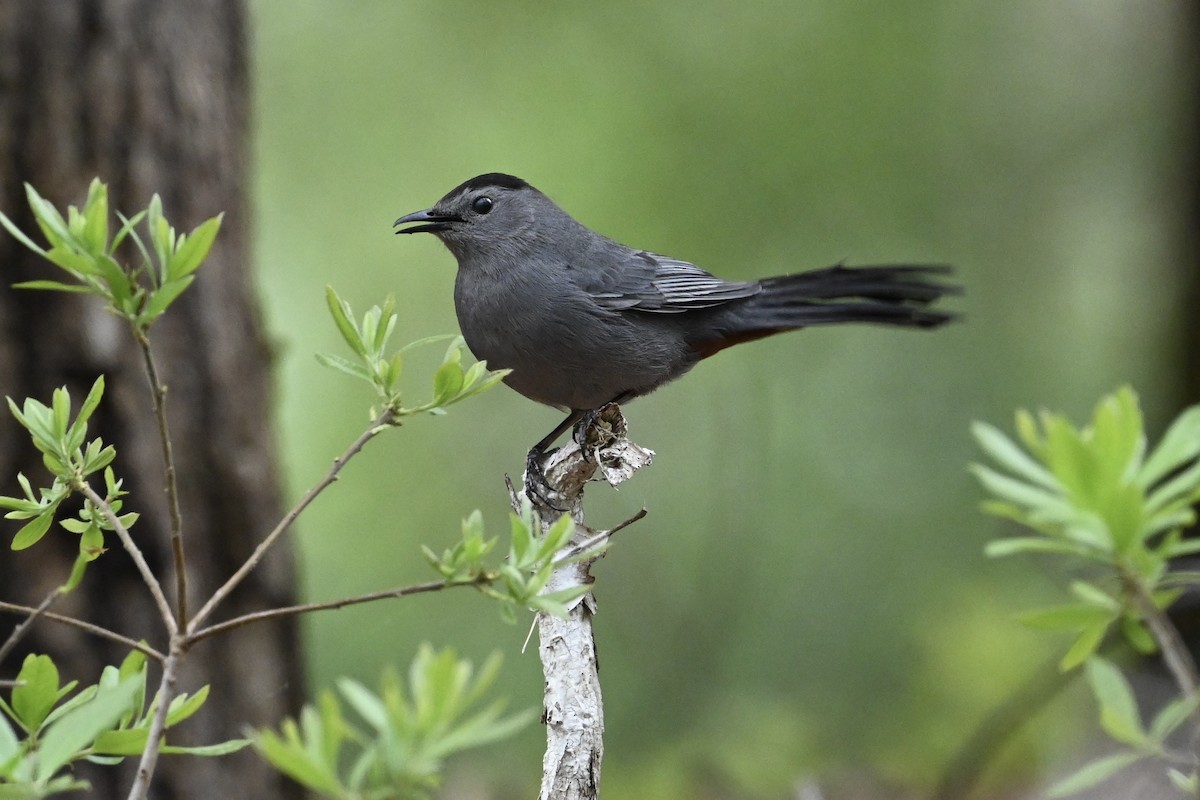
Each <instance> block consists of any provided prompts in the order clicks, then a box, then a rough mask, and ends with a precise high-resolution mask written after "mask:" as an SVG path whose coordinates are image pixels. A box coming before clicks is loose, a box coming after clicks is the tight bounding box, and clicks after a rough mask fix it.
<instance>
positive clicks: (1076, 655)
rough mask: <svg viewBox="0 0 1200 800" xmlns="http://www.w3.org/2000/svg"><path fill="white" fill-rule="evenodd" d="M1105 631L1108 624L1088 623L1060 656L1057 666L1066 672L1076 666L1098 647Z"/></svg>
mask: <svg viewBox="0 0 1200 800" xmlns="http://www.w3.org/2000/svg"><path fill="white" fill-rule="evenodd" d="M1106 633H1108V625H1107V624H1102V623H1096V624H1094V625H1088V626H1087V627H1086V628H1084V629H1083V630H1081V631H1080V632H1079V635H1078V636H1077V637H1075V641H1074V642H1073V643H1072V644H1071V646H1070V647H1069V648H1068V649H1067V652H1066V654H1065V655H1064V656H1063V657H1062V661H1060V662H1059V664H1058V668H1059V669H1060V670H1062V671H1063V672H1068V671H1070V670H1072V669H1075V667H1078V666H1079V665H1080V664H1082V663H1083V662H1084V661H1087V659H1088V658H1090V657H1091V656H1092V654H1093V653H1095V652H1096V650H1097V648H1099V647H1100V643H1101V642H1102V641H1104V635H1105V634H1106Z"/></svg>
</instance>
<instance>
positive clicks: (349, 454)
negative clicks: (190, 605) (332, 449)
mask: <svg viewBox="0 0 1200 800" xmlns="http://www.w3.org/2000/svg"><path fill="white" fill-rule="evenodd" d="M395 418H396V415H395V412H393V411H392V409H390V408H388V409H385V410H384V411H383V413H381V414H380V415H379V416H378V417H376V418H375V419H374V420H373V421H372V422H371V424H370V425H369V426H367V429H366V430H365V431H363V432H362V433H361V434H360V435H359V437H358V438H357V439H355V440H354V441H353V442H352V443H351V444H350V446H349V447H347V448H346V452H344V453H342V454H341V455H340V456H338V457H337V458H335V459H334V460H333V466H331V467H330V468H329V471H328V472H327V473H325V476H324V477H322V478H321V480H319V481H317V482H316V484H314V485H313V487H312V488H311V489H309V490H308V492H306V493H305V495H304V496H303V497H301V498H300V501H299V502H298V503H296V505H295V506H293V507H292V509H291V510H290V511H288V512H287V513H286V514H284V515H283V519H281V520H280V521H279V524H278V525H276V526H275V529H274V530H272V531H271V532H270V533H268V534H267V537H266V538H265V539H263V540H262V542H260V543H259V545H258V547H256V548H254V552H253V553H251V554H250V557H249V558H247V559H246V562H245V563H244V564H242V566H241V567H239V568H238V570H237V572H235V573H233V575H231V576H230V577H229V580H227V581H225V583H224V584H222V585H221V587H220V588H219V589H217V590H216V591H215V592H213V595H212V597H210V598H208V602H206V603H205V604H204V606H203V607H202V608H201V609H200V610H199V611H197V612H196V616H195V617H193V618H192V620H191V621H190V622H189V623H188V626H187V631H188V635H189V637H190V636H194V635H195V632H196V631H197V630H198V629H199V628H200V625H201V624H203V622H204V620H206V619H208V617H209V616H210V615H211V614H212V612H213V611H214V610H216V607H217V606H218V605H220V604H221V602H222V601H223V600H224V599H225V598H226V597H228V596H229V594H230V593H231V592H232V591H233V590H234V589H236V588H237V587H238V584H240V583H241V582H242V581H243V580H245V578H246V576H247V575H249V574H250V573H251V572H252V571H253V570H254V568H255V567H257V566H258V564H259V562H260V561H262V560H263V557H264V556H265V555H266V554H267V550H269V549H270V548H271V545H273V544H275V541H276V540H277V539H278V538H279V537H280V536H282V535H283V534H284V533H285V532H286V531H287V529H288V528H289V527H291V524H292V523H293V522H295V521H296V517H298V516H300V514H301V513H302V512H303V511H304V509H306V508H308V506H309V504H310V503H312V501H313V500H316V499H317V497H318V495H320V494H321V492H323V491H325V489H327V488H328V487H329V485H330V484H332V483H333V482H334V481H336V480H337V479H338V473H339V472H341V471H342V467H344V466H346V462H347V461H349V460H350V459H351V458H353V457H354V456H356V455H358V453H359V452H360V451H361V450H362V449H363V447H365V446H366V444H367V442H369V441H371V440H372V439H374V438H375V437H376V436H378V435H379V434H380V433H381V432H383V431H384V430H385V429H387V428H388V427H389V426H390V425H391V424H392V422H393V421H394V420H395Z"/></svg>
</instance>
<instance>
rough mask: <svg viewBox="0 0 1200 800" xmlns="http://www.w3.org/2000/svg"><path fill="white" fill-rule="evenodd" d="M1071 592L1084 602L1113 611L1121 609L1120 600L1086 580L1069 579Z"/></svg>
mask: <svg viewBox="0 0 1200 800" xmlns="http://www.w3.org/2000/svg"><path fill="white" fill-rule="evenodd" d="M1071 593H1072V594H1074V595H1075V596H1076V597H1078V598H1079V599H1080V600H1082V601H1083V602H1085V603H1088V604H1090V605H1093V606H1097V607H1099V608H1103V609H1106V610H1108V611H1111V612H1113V613H1116V612H1118V611H1120V610H1121V601H1120V600H1117V599H1116V598H1115V597H1113V596H1112V595H1110V594H1109V593H1108V592H1106V591H1104V590H1103V589H1101V588H1100V587H1098V586H1095V585H1094V584H1091V583H1088V582H1087V581H1071Z"/></svg>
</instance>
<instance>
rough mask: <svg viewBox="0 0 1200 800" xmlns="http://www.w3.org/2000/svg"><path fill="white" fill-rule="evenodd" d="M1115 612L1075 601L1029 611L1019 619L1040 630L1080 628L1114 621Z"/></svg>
mask: <svg viewBox="0 0 1200 800" xmlns="http://www.w3.org/2000/svg"><path fill="white" fill-rule="evenodd" d="M1113 617H1114V612H1112V611H1110V610H1108V609H1104V608H1097V607H1096V606H1095V605H1091V604H1088V603H1073V604H1071V605H1063V606H1055V607H1054V608H1043V609H1038V610H1035V611H1028V612H1026V613H1024V614H1022V615H1021V616H1020V617H1018V619H1020V621H1021V622H1022V623H1023V624H1025V625H1028V626H1029V627H1031V628H1037V629H1039V630H1048V631H1055V630H1078V629H1080V628H1086V627H1088V626H1091V625H1099V624H1104V625H1107V624H1108V623H1110V622H1112V620H1113Z"/></svg>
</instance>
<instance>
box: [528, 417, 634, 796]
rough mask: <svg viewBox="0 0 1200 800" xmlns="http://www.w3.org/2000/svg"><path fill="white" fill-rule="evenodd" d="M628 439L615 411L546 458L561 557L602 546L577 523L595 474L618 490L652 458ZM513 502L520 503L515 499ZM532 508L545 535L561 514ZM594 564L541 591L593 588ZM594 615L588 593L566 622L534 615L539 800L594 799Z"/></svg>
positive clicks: (597, 707) (598, 719)
mask: <svg viewBox="0 0 1200 800" xmlns="http://www.w3.org/2000/svg"><path fill="white" fill-rule="evenodd" d="M626 433H627V428H626V425H625V419H624V417H622V416H621V411H620V409H619V408H618V407H617V406H616V405H610V406H608V407H606V408H605V409H604V410H603V411H602V412H601V413H600V415H599V416H598V417H597V420H596V424H594V425H593V426H592V427H591V428H590V429H589V431H588V435H587V437H586V439H587V441H586V442H585V445H584V447H580V445H579V444H577V443H576V442H574V441H570V442H568V443H567V444H566V445H565V446H564V447H562V448H560V449H559V450H556V451H555V452H554V453H552V454H551V455H550V456H549V457H548V458H547V459H546V465H545V473H546V479H547V482H548V483H549V484H550V486H551V487H552V488H553V489H555V490H556V492H555V495H556V496H555V497H554V499H555V501H556V502H557V503H559V504H560V505H561V506H562V507H563V508H565V509H567V513H569V514H570V515H571V517H572V518H573V519H574V520H575V525H576V527H575V533H574V535H573V536H572V537H571V540H570V541H569V542H568V543H567V545H566V546H565V547H564V548H563V550H562V551H561V554H562V555H569V554H571V553H572V552H578V548H579V545H580V544H581V543H585V542H586V543H588V545H587V549H591V548H592V547H594V546H595V542H596V540H597V538H600V540H601V541H603V533H602V532H598V531H596V530H594V529H591V528H588V527H587V526H586V525H585V524H584V521H583V489H584V486H585V485H586V484H587V482H588V481H589V480H591V479H592V477H593V475H595V473H596V472H597V470H599V471H600V472H601V474H602V475H603V476H604V479H605V480H606V481H608V483H609V484H611V485H612V486H616V485H617V484H619V483H621V482H623V481H625V480H628V479H629V477H630V476H632V475H633V473H634V472H635V471H637V470H638V469H640V468H641V467H644V466H646V465H647V464H649V463H650V460H651V459H652V458H653V456H654V452H653V451H651V450H647V449H645V448H643V447H640V446H638V445H636V444H634V443H632V442H630V441H629V440H628V439H627V438H626ZM530 494H531V493H530ZM531 499H533V498H531ZM517 501H519V498H514V502H517ZM535 503H536V500H535ZM537 507H538V511H539V514H540V517H541V519H542V527H543V533H544V531H545V529H546V527H548V526H549V525H551V524H553V522H554V521H555V519H556V518H557V516H558V514H559V513H560V512H556V511H553V510H552V509H548V508H546V507H544V506H540V505H539V506H537ZM640 516H641V514H639V515H638V517H637V518H640ZM622 527H623V526H622ZM594 561H595V559H586V560H583V561H575V562H572V563H566V564H563V565H562V566H560V567H558V568H557V569H556V570H555V571H554V574H553V576H552V577H551V579H550V581H549V583H548V584H547V586H546V588H545V592H546V593H550V592H556V591H560V590H562V589H569V588H572V587H575V586H591V585H592V583H593V581H594V579H593V577H592V575H591V565H592V563H593V562H594ZM595 613H596V599H595V597H594V596H593V595H592V594H591V593H590V592H589V593H588V594H586V595H584V596H583V597H581V598H579V599H578V600H576V601H575V602H574V603H573V604H572V605H570V606H569V607H568V614H567V616H566V618H563V619H560V618H558V617H554V616H551V615H549V614H539V615H538V621H537V626H538V638H539V641H540V645H539V647H538V653H539V656H540V657H541V661H542V671H543V674H544V676H545V698H544V707H543V712H542V721H543V722H544V723H545V725H546V754H545V757H544V758H543V762H542V788H541V793H540V795H539V798H540V800H595V798H597V797H598V795H599V787H600V766H601V761H602V760H603V755H604V708H603V703H602V698H601V692H600V676H599V663H598V661H597V658H596V643H595V639H594V637H593V632H592V617H593V616H594V615H595Z"/></svg>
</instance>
